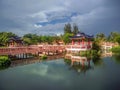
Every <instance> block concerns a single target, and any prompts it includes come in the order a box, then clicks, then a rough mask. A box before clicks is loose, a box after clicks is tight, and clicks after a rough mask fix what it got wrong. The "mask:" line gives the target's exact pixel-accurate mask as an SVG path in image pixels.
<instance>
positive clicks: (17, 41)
mask: <svg viewBox="0 0 120 90" xmlns="http://www.w3.org/2000/svg"><path fill="white" fill-rule="evenodd" d="M23 44H24V43H23V40H22V39H21V38H20V37H18V36H13V37H10V38H9V40H8V43H7V45H8V47H20V46H23Z"/></svg>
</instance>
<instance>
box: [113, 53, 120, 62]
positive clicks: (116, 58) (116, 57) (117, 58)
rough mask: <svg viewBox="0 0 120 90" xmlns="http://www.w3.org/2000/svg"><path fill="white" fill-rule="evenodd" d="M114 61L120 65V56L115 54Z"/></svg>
mask: <svg viewBox="0 0 120 90" xmlns="http://www.w3.org/2000/svg"><path fill="white" fill-rule="evenodd" d="M113 58H114V59H113V60H114V61H115V62H116V63H117V64H120V55H119V54H115V55H113Z"/></svg>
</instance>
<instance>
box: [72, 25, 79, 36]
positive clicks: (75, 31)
mask: <svg viewBox="0 0 120 90" xmlns="http://www.w3.org/2000/svg"><path fill="white" fill-rule="evenodd" d="M78 32H79V29H78V26H77V25H76V24H75V23H74V25H73V34H74V35H76V34H77V33H78Z"/></svg>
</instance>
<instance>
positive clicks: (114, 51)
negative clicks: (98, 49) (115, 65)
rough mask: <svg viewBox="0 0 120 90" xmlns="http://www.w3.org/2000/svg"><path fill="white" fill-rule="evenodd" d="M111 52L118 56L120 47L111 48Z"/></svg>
mask: <svg viewBox="0 0 120 90" xmlns="http://www.w3.org/2000/svg"><path fill="white" fill-rule="evenodd" d="M111 51H112V52H113V53H116V54H119V53H120V46H117V47H113V48H112V49H111Z"/></svg>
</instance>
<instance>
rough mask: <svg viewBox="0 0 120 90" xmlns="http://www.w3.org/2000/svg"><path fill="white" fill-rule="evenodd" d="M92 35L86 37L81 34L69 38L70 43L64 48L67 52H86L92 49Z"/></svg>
mask: <svg viewBox="0 0 120 90" xmlns="http://www.w3.org/2000/svg"><path fill="white" fill-rule="evenodd" d="M93 38H94V37H93V35H91V36H90V35H87V34H85V33H83V32H79V33H77V34H76V35H75V36H71V37H70V39H71V43H70V45H68V47H67V48H66V50H67V51H86V50H90V49H91V48H92V40H93Z"/></svg>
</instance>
